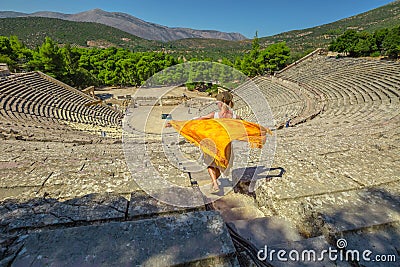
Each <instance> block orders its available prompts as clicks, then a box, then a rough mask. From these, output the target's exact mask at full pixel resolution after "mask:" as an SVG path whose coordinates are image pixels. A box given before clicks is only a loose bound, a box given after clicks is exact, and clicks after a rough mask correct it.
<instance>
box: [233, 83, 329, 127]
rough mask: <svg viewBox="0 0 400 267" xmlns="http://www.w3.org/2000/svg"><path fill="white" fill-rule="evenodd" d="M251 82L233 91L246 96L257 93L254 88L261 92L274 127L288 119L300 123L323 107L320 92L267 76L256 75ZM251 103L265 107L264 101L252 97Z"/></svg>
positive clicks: (282, 125) (279, 125) (291, 122)
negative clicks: (308, 90)
mask: <svg viewBox="0 0 400 267" xmlns="http://www.w3.org/2000/svg"><path fill="white" fill-rule="evenodd" d="M252 82H254V84H253V83H251V82H250V83H248V84H245V85H244V86H241V87H239V88H237V89H235V92H236V93H237V94H241V95H245V96H246V97H251V96H252V95H257V94H256V93H255V91H254V90H258V91H259V92H261V94H262V95H263V96H264V97H265V100H266V101H267V102H268V104H269V106H270V109H271V111H272V114H273V118H274V127H275V128H278V129H279V128H282V127H284V126H285V124H286V123H287V121H288V120H290V124H292V125H294V124H298V123H301V122H303V121H306V120H308V119H310V118H312V117H314V116H316V114H319V113H320V112H321V110H322V109H323V105H321V104H320V102H321V99H320V98H319V95H320V93H311V92H307V91H304V90H301V89H300V88H299V87H298V86H295V85H292V84H291V83H288V82H287V81H285V82H282V81H280V80H278V79H275V78H273V77H267V76H260V77H256V78H254V79H253V80H252ZM253 103H255V105H254V106H259V107H260V108H261V109H265V107H264V106H265V102H263V101H260V100H258V99H254V102H253ZM252 108H254V107H252ZM242 109H243V108H242ZM244 113H246V112H244Z"/></svg>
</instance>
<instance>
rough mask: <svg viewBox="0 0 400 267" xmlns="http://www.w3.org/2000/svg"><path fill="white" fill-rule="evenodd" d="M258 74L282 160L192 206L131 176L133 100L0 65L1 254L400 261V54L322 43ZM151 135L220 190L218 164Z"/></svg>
mask: <svg viewBox="0 0 400 267" xmlns="http://www.w3.org/2000/svg"><path fill="white" fill-rule="evenodd" d="M253 81H254V82H255V83H256V84H257V85H258V86H259V88H260V89H261V91H262V93H263V94H264V95H265V97H266V98H267V99H268V102H269V104H270V107H271V110H272V112H273V114H274V119H275V120H274V126H273V130H274V135H275V136H276V138H277V147H276V154H275V158H274V161H273V165H272V166H271V168H269V169H267V170H265V173H264V174H263V175H261V176H260V177H259V180H257V187H256V188H257V189H256V190H255V191H254V192H249V191H248V190H247V188H248V186H249V181H246V179H245V177H243V178H242V180H241V181H239V183H238V184H237V185H236V186H235V187H234V191H232V192H230V193H228V194H226V196H224V197H222V198H220V199H217V200H215V201H213V202H212V203H209V204H204V205H200V206H198V207H192V208H184V207H176V206H172V205H168V204H165V203H163V202H161V201H158V200H156V199H154V198H152V197H150V196H148V195H147V194H146V193H144V192H143V191H142V190H141V188H140V187H139V186H138V185H137V184H136V183H135V181H134V179H132V174H131V173H130V171H129V169H128V166H127V163H126V161H125V155H124V152H123V147H122V141H121V123H122V120H123V115H122V114H121V113H120V112H118V111H117V110H115V109H113V108H112V107H109V106H107V105H103V104H93V103H95V99H94V98H92V97H90V96H88V95H86V94H83V93H81V92H79V91H78V90H75V89H74V88H70V87H69V86H67V85H65V84H62V83H60V82H59V81H56V80H54V79H52V78H50V77H48V76H47V75H45V74H43V73H40V72H32V73H23V74H5V75H3V76H2V77H0V96H1V98H0V103H1V108H0V137H1V142H0V149H1V150H2V151H3V152H2V153H1V154H0V166H1V170H0V172H1V176H0V201H1V202H0V266H171V265H182V266H183V265H194V266H398V264H399V261H400V183H399V181H400V167H399V158H400V153H399V152H400V151H399V146H400V127H399V126H400V113H399V108H400V63H399V62H390V61H384V60H367V59H354V58H329V57H327V56H326V55H325V54H323V53H322V51H321V50H318V51H316V52H315V53H313V54H311V55H310V56H308V57H306V58H304V59H302V60H300V61H298V62H296V63H295V64H293V65H291V66H289V67H287V68H286V69H284V70H283V71H281V72H279V73H277V74H276V75H275V76H272V77H270V76H262V77H257V78H255V79H254V80H253ZM247 89H248V88H247ZM240 90H244V91H246V87H242V88H241V89H240ZM237 93H238V92H237ZM248 93H250V94H251V92H248ZM237 102H238V105H237V106H236V109H237V112H241V114H242V115H243V116H245V117H246V114H247V115H248V116H247V117H246V118H249V120H250V119H251V115H250V114H248V110H247V109H246V107H245V106H244V105H243V104H241V103H240V100H238V101H237ZM261 108H262V107H261ZM288 122H289V125H287V123H288ZM286 126H289V127H286ZM147 145H148V147H149V148H150V149H151V151H152V155H153V161H154V162H158V166H159V167H160V168H161V169H160V171H162V172H163V173H168V174H169V177H170V179H171V180H173V181H174V182H175V183H177V184H180V185H181V186H184V187H187V188H188V189H189V190H192V192H193V195H192V197H193V199H197V201H198V200H201V201H205V203H207V201H206V200H207V197H208V193H207V192H204V190H202V187H201V185H202V184H204V183H206V182H208V178H207V175H206V174H204V173H203V174H202V173H198V174H197V175H191V176H190V177H189V175H188V173H187V172H185V171H184V170H181V169H177V168H174V167H173V166H169V165H168V161H165V160H164V159H163V153H164V152H163V148H162V146H161V145H160V141H159V140H157V139H154V140H149V141H147ZM183 146H184V147H185V146H186V148H185V149H188V150H189V151H190V149H191V148H192V147H191V145H190V144H183ZM178 160H179V159H178ZM256 164H262V163H260V162H258V163H256ZM249 171H250V172H251V168H249ZM137 172H138V175H142V176H144V177H146V174H147V172H146V170H141V169H138V170H137ZM233 172H234V170H233ZM147 178H148V179H149V181H151V178H152V177H147ZM199 185H200V186H199ZM266 246H267V247H266ZM265 248H268V249H269V253H268V254H267V253H266V251H265ZM262 249H264V250H262ZM330 249H332V250H334V251H335V252H336V254H335V253H333V254H334V255H333V256H332V255H329V256H332V257H331V258H329V257H328V254H327V253H326V254H325V257H322V256H321V255H323V253H321V252H323V251H324V250H326V251H328V250H330ZM272 250H273V252H272V254H271V253H270V252H271V251H272ZM278 250H283V251H286V252H287V253H286V254H280V256H279V257H278V254H277V251H278ZM289 251H291V252H293V251H297V252H298V254H296V253H294V252H293V253H289ZM310 251H315V252H316V256H315V258H313V255H312V254H310ZM326 251H325V252H326ZM355 251H357V252H359V258H354V257H353V258H350V257H347V258H346V257H345V256H346V255H347V256H348V255H349V254H354V256H357V255H355ZM365 251H367V252H368V251H370V252H371V253H367V254H368V255H366V256H367V257H364V256H365V255H364V254H365V253H364V254H363V252H365ZM274 252H275V254H274ZM302 252H307V256H308V257H310V258H308V259H307V258H306V259H302V258H301V257H300V256H301V255H302V254H304V253H302ZM331 252H332V251H331ZM257 254H258V255H257ZM296 255H298V256H299V258H296ZM257 256H258V258H257ZM264 256H265V257H264ZM334 256H336V257H334ZM376 256H380V257H379V258H378V257H376ZM282 257H283V259H282ZM284 258H286V261H285V260H284ZM379 259H380V260H381V262H378V260H379ZM385 260H386V261H387V262H384V261H385ZM395 260H396V261H397V262H395Z"/></svg>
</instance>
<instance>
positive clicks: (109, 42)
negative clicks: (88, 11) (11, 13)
mask: <svg viewBox="0 0 400 267" xmlns="http://www.w3.org/2000/svg"><path fill="white" fill-rule="evenodd" d="M11 35H16V36H17V37H18V39H19V40H21V41H22V42H23V43H24V44H25V45H26V46H27V47H29V48H35V47H36V46H38V45H41V44H42V43H43V41H44V39H45V37H50V38H51V39H53V40H54V41H55V42H57V43H59V44H67V43H69V44H72V45H78V46H82V47H90V46H94V47H104V48H106V47H111V46H114V47H123V48H128V49H130V50H134V51H149V50H160V49H161V48H162V46H163V43H162V42H159V41H149V40H145V39H142V38H140V37H137V36H135V35H132V34H129V33H127V32H124V31H121V30H118V29H116V28H113V27H110V26H106V25H103V24H99V23H94V22H73V21H66V20H61V19H53V18H41V17H22V18H3V19H0V36H11Z"/></svg>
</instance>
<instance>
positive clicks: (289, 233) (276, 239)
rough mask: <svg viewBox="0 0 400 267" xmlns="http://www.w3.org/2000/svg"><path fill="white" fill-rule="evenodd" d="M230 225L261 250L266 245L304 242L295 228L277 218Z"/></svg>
mask: <svg viewBox="0 0 400 267" xmlns="http://www.w3.org/2000/svg"><path fill="white" fill-rule="evenodd" d="M228 224H229V225H230V226H231V228H232V229H233V230H234V231H235V232H237V233H238V234H239V235H240V236H241V237H243V238H244V239H246V240H247V241H249V242H250V243H252V244H253V245H254V246H255V247H257V248H259V249H261V248H263V247H264V246H265V245H268V246H270V245H276V244H282V243H286V242H292V241H299V240H303V238H302V237H301V236H300V235H299V233H298V231H297V229H296V227H295V226H293V225H292V224H291V223H290V222H288V221H286V220H284V219H281V218H277V217H260V218H255V219H250V220H233V221H230V222H228Z"/></svg>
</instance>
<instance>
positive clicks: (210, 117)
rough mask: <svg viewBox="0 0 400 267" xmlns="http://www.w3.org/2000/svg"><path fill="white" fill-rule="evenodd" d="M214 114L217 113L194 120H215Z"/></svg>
mask: <svg viewBox="0 0 400 267" xmlns="http://www.w3.org/2000/svg"><path fill="white" fill-rule="evenodd" d="M214 114H215V112H211V113H210V114H207V115H204V116H200V117H197V118H194V120H207V119H213V118H214Z"/></svg>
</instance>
